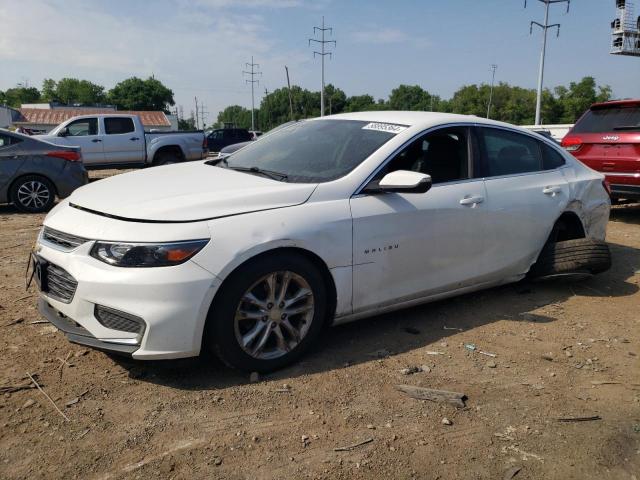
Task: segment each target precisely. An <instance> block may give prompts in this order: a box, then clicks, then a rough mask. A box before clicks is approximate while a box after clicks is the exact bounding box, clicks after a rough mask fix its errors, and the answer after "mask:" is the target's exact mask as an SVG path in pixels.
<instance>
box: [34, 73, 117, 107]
mask: <svg viewBox="0 0 640 480" xmlns="http://www.w3.org/2000/svg"><path fill="white" fill-rule="evenodd" d="M42 99H43V100H46V101H48V102H60V103H64V104H66V105H76V104H80V105H95V104H99V103H104V102H105V100H106V95H105V93H104V87H103V86H102V85H98V84H95V83H92V82H90V81H89V80H79V79H77V78H62V79H60V80H59V81H57V82H56V81H55V80H52V79H51V78H47V79H45V80H44V81H43V82H42Z"/></svg>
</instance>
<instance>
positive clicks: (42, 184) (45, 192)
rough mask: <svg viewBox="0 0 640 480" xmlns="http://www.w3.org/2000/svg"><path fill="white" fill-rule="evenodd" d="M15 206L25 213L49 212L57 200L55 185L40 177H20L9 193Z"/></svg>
mask: <svg viewBox="0 0 640 480" xmlns="http://www.w3.org/2000/svg"><path fill="white" fill-rule="evenodd" d="M9 198H10V200H11V203H13V206H14V207H16V208H17V209H18V210H20V211H21V212H25V213H42V212H48V211H49V210H51V207H53V204H54V202H55V199H56V190H55V187H54V186H53V183H51V181H50V180H49V179H47V178H45V177H42V176H40V175H25V176H24V177H20V178H19V179H18V180H17V181H16V182H15V183H14V184H13V185H12V186H11V190H10V191H9Z"/></svg>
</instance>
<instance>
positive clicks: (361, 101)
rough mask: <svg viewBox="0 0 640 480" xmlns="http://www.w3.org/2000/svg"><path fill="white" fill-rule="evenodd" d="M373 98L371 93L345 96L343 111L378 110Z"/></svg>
mask: <svg viewBox="0 0 640 480" xmlns="http://www.w3.org/2000/svg"><path fill="white" fill-rule="evenodd" d="M378 109H379V107H378V105H377V104H376V101H375V99H374V98H373V97H372V96H371V95H354V96H352V97H349V98H347V104H346V106H345V108H344V111H345V112H366V111H368V110H378Z"/></svg>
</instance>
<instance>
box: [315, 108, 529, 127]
mask: <svg viewBox="0 0 640 480" xmlns="http://www.w3.org/2000/svg"><path fill="white" fill-rule="evenodd" d="M330 119H339V120H359V121H363V122H380V123H393V124H397V125H405V126H408V127H416V128H419V129H426V128H430V127H435V126H438V125H443V124H447V123H477V124H483V125H489V126H499V127H508V128H512V129H517V130H522V131H525V132H528V131H527V130H526V129H523V128H521V127H518V126H516V125H512V124H509V123H505V122H498V121H495V120H488V119H486V118H482V117H478V116H476V115H459V114H455V113H440V112H409V111H393V110H380V111H374V112H354V113H340V114H337V115H328V116H325V117H320V118H316V119H314V120H330Z"/></svg>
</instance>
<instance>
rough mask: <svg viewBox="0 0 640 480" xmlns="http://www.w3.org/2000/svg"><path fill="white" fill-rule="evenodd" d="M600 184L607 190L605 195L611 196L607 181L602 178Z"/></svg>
mask: <svg viewBox="0 0 640 480" xmlns="http://www.w3.org/2000/svg"><path fill="white" fill-rule="evenodd" d="M602 186H603V187H604V189H605V190H606V191H607V195H609V196H611V185H609V182H608V181H607V180H606V179H605V180H602Z"/></svg>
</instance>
